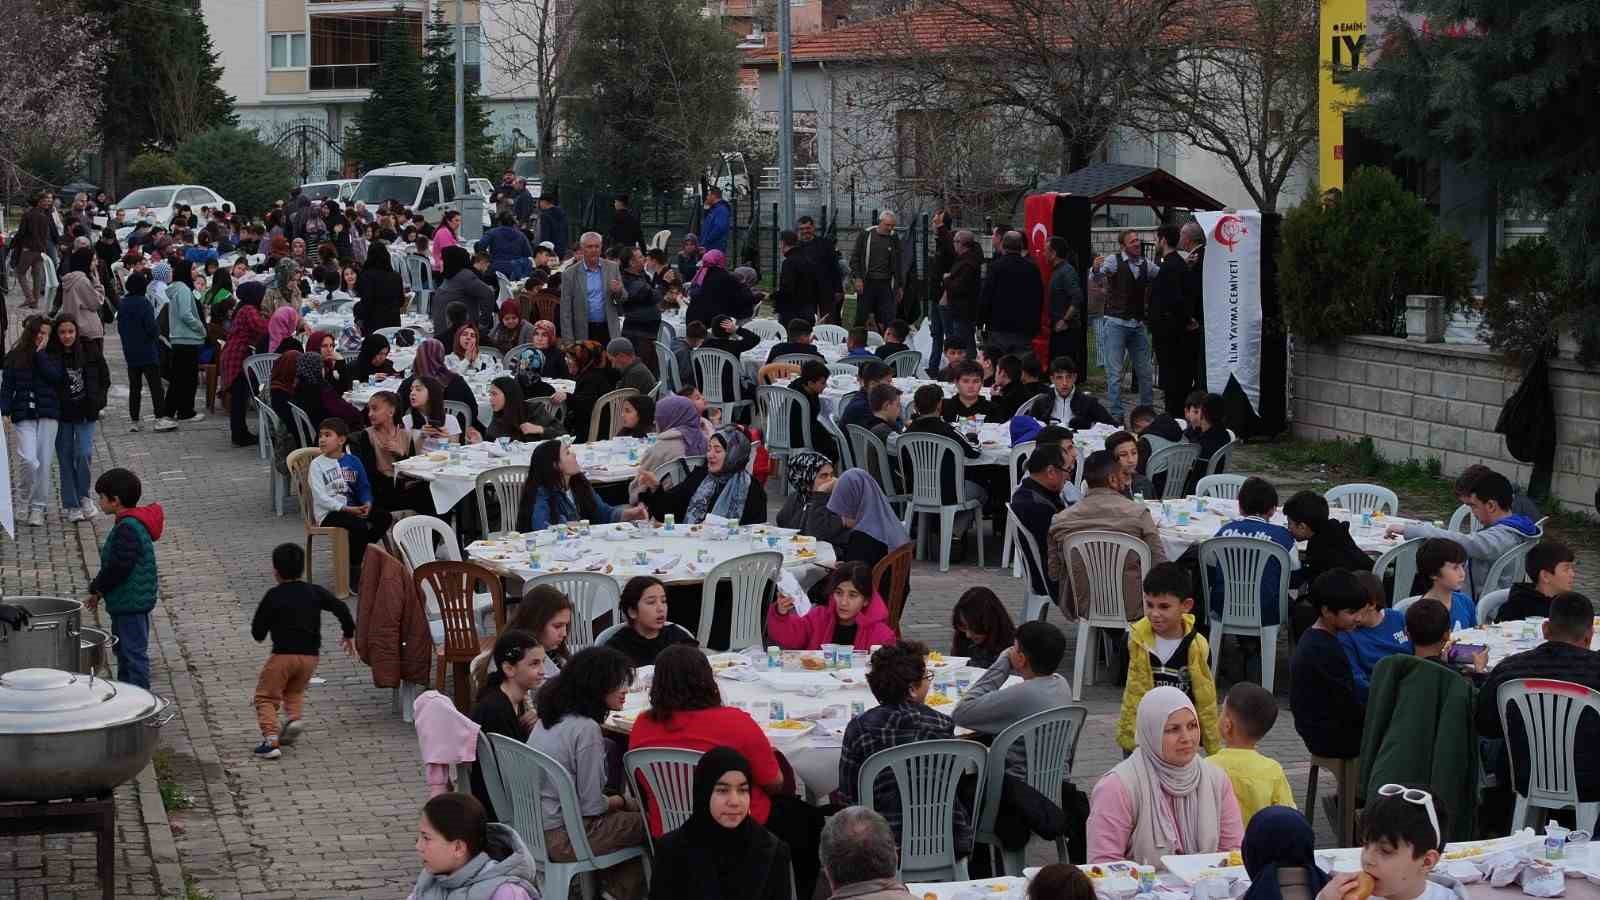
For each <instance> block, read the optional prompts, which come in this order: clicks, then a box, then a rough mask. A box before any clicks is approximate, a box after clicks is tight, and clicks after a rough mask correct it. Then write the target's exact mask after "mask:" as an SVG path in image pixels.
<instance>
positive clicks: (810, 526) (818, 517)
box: [777, 450, 850, 560]
mask: <svg viewBox="0 0 1600 900" xmlns="http://www.w3.org/2000/svg"><path fill="white" fill-rule="evenodd" d="M783 477H784V480H785V481H786V482H788V485H789V499H788V500H786V501H785V502H784V504H783V509H781V510H779V511H778V518H777V523H778V527H780V528H795V529H798V530H799V531H800V533H801V534H805V535H810V536H811V537H814V538H816V539H817V540H819V541H827V542H828V543H830V544H832V545H833V547H834V551H835V553H836V554H837V555H838V557H839V559H841V560H842V559H844V548H845V545H846V544H847V543H848V542H849V540H850V529H849V528H847V527H846V526H845V524H844V522H843V521H841V520H840V518H839V514H838V513H835V512H833V511H831V510H829V509H828V499H829V497H831V496H832V494H833V488H834V485H835V484H836V483H837V479H836V478H835V477H834V474H833V462H832V461H831V460H829V459H828V458H827V457H826V456H823V455H822V454H821V453H818V452H816V451H815V450H801V451H799V452H797V453H795V454H794V455H792V456H790V457H789V458H788V460H786V461H785V462H784V466H783Z"/></svg>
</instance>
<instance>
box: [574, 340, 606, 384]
mask: <svg viewBox="0 0 1600 900" xmlns="http://www.w3.org/2000/svg"><path fill="white" fill-rule="evenodd" d="M572 357H573V358H574V359H576V360H577V361H578V367H577V369H576V370H574V371H573V372H572V377H573V378H577V377H578V376H580V375H583V374H585V373H587V372H589V371H590V370H592V369H594V368H595V367H597V366H599V365H601V364H602V363H604V362H605V358H606V351H605V348H604V347H602V346H600V342H599V341H579V342H577V343H576V344H573V345H572Z"/></svg>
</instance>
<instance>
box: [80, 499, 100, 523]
mask: <svg viewBox="0 0 1600 900" xmlns="http://www.w3.org/2000/svg"><path fill="white" fill-rule="evenodd" d="M82 511H83V520H84V521H85V522H87V521H89V520H90V519H92V518H94V517H95V516H98V515H100V507H98V506H95V505H94V499H93V498H91V497H85V498H83V507H82Z"/></svg>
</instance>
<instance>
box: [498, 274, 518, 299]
mask: <svg viewBox="0 0 1600 900" xmlns="http://www.w3.org/2000/svg"><path fill="white" fill-rule="evenodd" d="M494 275H495V279H496V280H497V281H499V282H500V292H499V293H498V294H496V295H495V298H494V302H495V305H496V306H498V305H500V304H501V303H504V302H506V301H507V300H510V299H511V295H512V294H515V293H516V292H517V291H516V285H515V284H513V283H512V281H511V279H510V278H507V277H506V273H504V272H498V271H497V272H495V273H494Z"/></svg>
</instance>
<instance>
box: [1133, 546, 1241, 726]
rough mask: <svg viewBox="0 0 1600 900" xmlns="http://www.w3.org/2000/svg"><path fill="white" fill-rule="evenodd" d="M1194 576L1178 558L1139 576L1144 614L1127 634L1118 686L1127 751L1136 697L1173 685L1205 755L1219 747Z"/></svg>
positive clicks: (1207, 648)
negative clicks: (1124, 671) (1196, 718)
mask: <svg viewBox="0 0 1600 900" xmlns="http://www.w3.org/2000/svg"><path fill="white" fill-rule="evenodd" d="M1192 609H1194V581H1193V579H1191V578H1190V577H1189V573H1188V572H1187V571H1185V570H1184V568H1183V567H1182V566H1180V565H1178V564H1177V563H1171V562H1166V563H1160V564H1158V565H1156V566H1155V567H1154V568H1152V569H1151V570H1150V574H1148V575H1146V576H1145V577H1144V618H1142V619H1140V620H1139V621H1137V622H1135V623H1133V626H1132V628H1131V630H1130V631H1129V633H1128V683H1127V686H1126V687H1124V688H1123V689H1122V717H1121V718H1120V719H1119V720H1118V721H1117V744H1118V745H1119V746H1120V747H1122V752H1123V753H1125V754H1127V753H1132V752H1133V746H1134V734H1133V732H1134V724H1135V722H1136V721H1137V719H1138V713H1139V701H1140V700H1141V699H1142V698H1143V697H1144V695H1145V694H1146V693H1147V692H1149V691H1150V689H1151V688H1155V687H1161V686H1163V685H1166V686H1170V687H1175V688H1177V689H1179V690H1181V691H1183V692H1184V693H1185V694H1188V695H1189V699H1191V700H1193V701H1194V706H1195V709H1196V710H1197V711H1198V712H1199V713H1200V736H1201V738H1202V739H1203V741H1204V743H1205V748H1206V754H1207V755H1208V756H1209V755H1210V754H1213V753H1216V752H1217V751H1218V750H1219V749H1221V747H1222V738H1221V736H1220V735H1219V734H1218V732H1217V683H1216V681H1215V680H1214V679H1212V677H1211V645H1210V644H1209V643H1207V641H1206V638H1205V635H1203V634H1200V633H1199V632H1198V631H1196V630H1195V627H1194V615H1193V613H1191V612H1190V610H1192Z"/></svg>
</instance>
